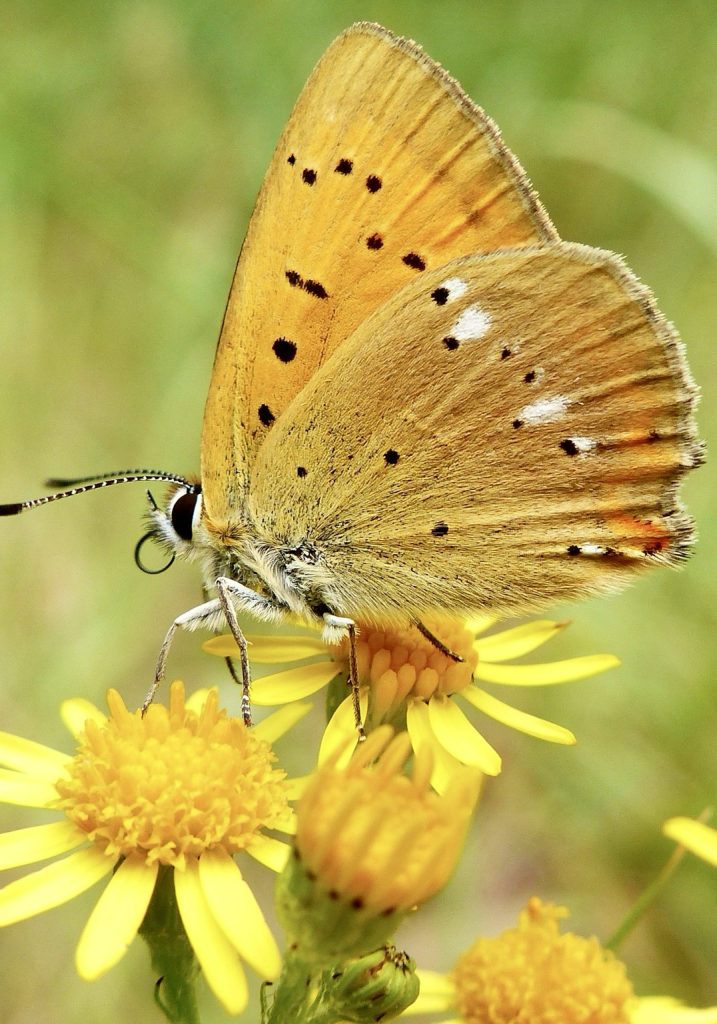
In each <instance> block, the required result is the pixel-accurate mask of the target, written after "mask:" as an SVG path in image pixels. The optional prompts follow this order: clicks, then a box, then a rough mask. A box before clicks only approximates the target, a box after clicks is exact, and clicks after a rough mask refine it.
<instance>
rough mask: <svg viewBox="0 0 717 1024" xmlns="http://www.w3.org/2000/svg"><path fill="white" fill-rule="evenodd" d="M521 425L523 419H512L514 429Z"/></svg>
mask: <svg viewBox="0 0 717 1024" xmlns="http://www.w3.org/2000/svg"><path fill="white" fill-rule="evenodd" d="M522 426H523V421H522V420H513V427H514V428H515V429H516V430H517V429H518V427H522Z"/></svg>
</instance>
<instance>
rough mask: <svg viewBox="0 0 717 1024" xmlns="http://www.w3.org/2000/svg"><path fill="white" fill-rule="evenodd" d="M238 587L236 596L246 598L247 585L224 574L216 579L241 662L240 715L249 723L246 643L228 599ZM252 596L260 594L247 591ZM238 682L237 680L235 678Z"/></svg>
mask: <svg viewBox="0 0 717 1024" xmlns="http://www.w3.org/2000/svg"><path fill="white" fill-rule="evenodd" d="M237 587H238V588H239V593H238V595H237V596H239V597H244V598H245V600H246V595H245V594H244V591H245V590H249V588H248V587H243V586H242V585H241V584H238V585H237V584H236V583H235V582H234V580H230V579H228V578H227V577H226V576H220V578H219V579H218V580H217V594H218V595H219V603H220V605H221V606H222V611H223V612H224V617H225V618H226V620H227V625H228V626H229V630H230V632H231V634H232V636H233V637H234V639H235V640H236V644H237V647H238V648H239V660H240V663H241V717H242V721H243V722H244V725H247V726H250V725H251V703H250V701H249V687H250V685H251V669H250V668H249V653H248V644H247V642H246V637H245V636H244V634H243V633H242V631H241V628H240V626H239V620H238V619H237V613H236V611H235V609H234V604H233V603H232V601H231V599H230V596H229V595H230V594H234V593H235V592H236V590H237ZM249 593H250V594H251V595H252V598H250V600H251V599H253V598H259V599H260V600H261V595H260V594H255V593H254V591H249ZM227 664H228V665H229V671H230V672H231V674H232V676H234V678H235V680H236V676H235V675H234V668H233V666H232V664H231V661H230V659H228V658H227ZM236 681H237V682H238V680H236Z"/></svg>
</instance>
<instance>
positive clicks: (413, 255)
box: [401, 252, 426, 270]
mask: <svg viewBox="0 0 717 1024" xmlns="http://www.w3.org/2000/svg"><path fill="white" fill-rule="evenodd" d="M401 260H402V262H403V263H405V264H406V266H407V267H410V268H411V270H425V269H426V261H425V260H424V258H423V257H422V256H419V255H418V253H417V252H407V253H406V255H405V256H402V257H401Z"/></svg>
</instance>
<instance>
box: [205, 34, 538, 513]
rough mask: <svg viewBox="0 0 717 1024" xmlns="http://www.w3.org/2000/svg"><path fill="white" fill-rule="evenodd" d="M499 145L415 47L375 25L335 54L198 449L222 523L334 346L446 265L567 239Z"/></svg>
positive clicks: (259, 254) (247, 246) (293, 156)
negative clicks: (283, 417)
mask: <svg viewBox="0 0 717 1024" xmlns="http://www.w3.org/2000/svg"><path fill="white" fill-rule="evenodd" d="M556 237H557V236H556V233H555V230H554V229H553V227H552V225H551V224H550V222H549V220H548V218H547V216H546V214H545V212H544V211H543V209H542V207H541V206H540V204H539V203H538V201H537V198H536V197H535V195H534V194H533V192H532V191H531V189H530V186H529V183H528V181H527V179H526V177H525V175H524V173H523V171H522V169H521V168H520V166H519V165H518V163H517V161H516V160H515V158H514V157H513V156H512V155H511V154H510V153H509V152H508V150H507V149H506V148H505V146H504V145H503V143H502V141H501V139H500V136H499V134H498V131H497V129H496V127H495V125H493V123H492V122H491V121H490V120H489V119H488V118H487V117H486V116H485V114H484V113H483V112H482V111H481V110H480V109H479V108H478V107H476V106H475V105H474V104H473V103H472V102H471V101H470V100H469V99H468V98H467V97H466V96H465V94H464V93H463V92H462V91H461V89H460V87H459V86H458V85H457V84H456V82H454V81H453V79H452V78H450V77H449V76H448V75H447V74H446V73H445V72H444V71H443V70H442V69H441V68H440V67H439V66H438V65H437V64H436V63H435V62H434V61H432V60H431V59H430V58H429V57H427V56H426V55H425V54H424V53H423V51H422V50H420V49H419V47H417V46H415V45H414V44H413V43H409V42H407V41H406V40H403V39H399V38H397V37H396V36H394V35H392V34H391V33H390V32H387V31H386V30H385V29H382V28H380V27H379V26H377V25H371V24H359V25H355V26H353V27H352V28H351V29H349V30H348V31H346V32H344V33H343V35H341V36H339V37H338V39H336V40H335V41H334V43H333V44H332V45H331V46H330V47H329V49H328V50H327V52H326V53H325V54H324V56H323V57H322V59H321V60H320V62H319V64H318V65H317V67H316V68H315V70H314V72H313V74H312V75H311V77H310V79H309V81H308V83H307V85H306V87H305V88H304V90H303V92H302V94H301V96H300V97H299V100H298V102H297V104H296V107H295V108H294V111H293V113H292V115H291V118H290V120H289V123H288V125H287V127H286V129H285V131H284V134H283V135H282V137H281V139H280V141H279V144H278V147H277V150H276V153H275V155H274V158H273V160H272V163H271V165H270V167H269V171H268V173H267V176H266V179H265V181H264V184H263V186H262V189H261V192H260V195H259V198H258V201H257V205H256V209H255V211H254V214H253V217H252V220H251V224H250V226H249V230H248V233H247V237H246V240H245V243H244V247H243V249H242V253H241V256H240V259H239V263H238V266H237V270H236V273H235V277H234V282H233V284H232V289H231V293H230V296H229V302H228V306H227V310H226V314H225V318H224V324H223V327H222V332H221V336H220V339H219V345H218V348H217V354H216V360H215V364H214V370H213V374H212V381H211V386H210V390H209V395H208V399H207V406H206V411H205V418H204V428H203V435H202V483H203V491H204V499H205V503H206V507H207V511H208V513H209V515H210V517H212V518H213V519H215V520H222V519H225V520H229V521H231V519H232V518H233V517H236V514H237V508H238V507H241V505H242V504H243V497H242V495H243V492H244V490H245V488H246V486H247V483H248V479H249V475H250V465H251V462H252V460H253V458H254V455H255V452H256V449H257V447H258V446H259V445H260V443H261V442H262V441H263V439H264V437H265V436H266V434H267V431H268V430H269V429H270V427H271V425H272V424H273V423H274V422H275V420H276V419H277V418H278V417H279V416H280V414H281V413H282V412H283V411H284V409H285V408H286V407H287V406H288V404H289V402H290V401H291V400H292V398H293V397H294V396H295V395H296V394H297V393H298V392H299V391H300V390H301V388H302V387H304V385H305V384H306V382H307V381H308V380H309V379H310V378H311V377H312V375H313V374H314V373H315V372H316V370H317V368H318V367H319V366H320V365H321V364H322V363H323V362H325V360H326V359H327V358H328V356H329V355H330V354H331V353H332V352H333V351H334V350H335V349H336V347H337V346H338V345H339V344H340V343H341V342H342V341H343V340H344V339H345V338H346V337H348V335H349V334H350V333H351V332H352V331H353V330H354V329H355V328H356V327H357V326H358V325H359V324H360V323H361V322H362V321H363V320H364V319H365V318H366V317H367V316H368V315H369V314H370V313H371V312H373V311H374V310H375V309H377V308H378V307H379V306H380V305H381V304H382V303H383V302H384V301H385V300H386V299H388V298H389V297H390V296H391V295H392V294H394V293H395V292H396V291H398V290H399V289H401V288H403V287H404V286H405V285H406V284H408V283H409V282H411V281H412V280H414V279H416V278H419V277H421V276H422V275H424V274H425V273H426V272H430V270H431V269H433V268H435V267H437V266H440V265H442V264H445V263H447V262H448V261H449V260H451V259H453V258H455V257H457V256H461V255H467V254H469V253H474V252H487V251H490V250H493V249H497V248H500V247H506V246H522V245H526V244H531V243H536V242H540V241H547V240H552V239H555V238H556Z"/></svg>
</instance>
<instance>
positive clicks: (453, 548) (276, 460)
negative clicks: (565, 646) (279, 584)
mask: <svg viewBox="0 0 717 1024" xmlns="http://www.w3.org/2000/svg"><path fill="white" fill-rule="evenodd" d="M694 401H695V388H694V385H693V384H692V380H691V378H690V375H689V371H688V369H687V367H686V364H685V362H684V359H683V355H682V349H681V346H680V343H679V340H678V338H677V335H676V332H675V331H674V329H673V328H672V327H671V325H669V324H668V323H666V321H665V320H664V318H663V317H662V316H661V314H660V313H659V312H658V310H657V308H656V306H655V304H654V301H653V300H652V297H651V296H650V293H649V291H648V290H647V288H645V287H644V286H643V285H641V284H640V283H639V282H638V281H637V279H636V278H635V277H634V275H633V274H632V273H631V272H630V271H629V270H628V269H627V267H625V265H624V264H623V263H622V261H621V260H620V259H619V257H617V256H614V255H613V254H612V253H606V252H602V251H601V250H597V249H591V248H589V247H587V246H579V245H574V244H572V243H568V242H557V243H552V244H549V245H545V246H542V247H534V248H532V249H526V248H523V249H521V250H507V251H500V252H496V253H490V254H487V255H483V256H471V257H466V258H463V259H459V260H457V261H455V262H453V263H451V264H449V265H448V266H446V267H442V268H439V269H438V270H436V271H427V272H426V274H425V275H424V276H423V278H422V279H421V280H419V281H416V282H415V283H414V284H413V285H411V286H409V287H408V288H406V289H405V290H404V291H403V292H402V293H401V294H400V295H397V296H395V297H394V298H393V299H390V300H389V301H388V302H387V303H386V304H385V305H384V306H383V307H382V308H381V309H379V310H377V311H376V313H375V314H373V316H372V317H371V318H370V319H369V320H368V321H367V322H365V323H364V324H362V325H361V326H360V327H359V328H358V329H357V330H356V332H355V333H354V334H353V335H352V336H351V337H350V338H349V339H348V340H347V341H346V342H345V344H344V345H342V346H341V348H340V349H339V350H338V351H337V352H336V353H335V355H334V356H333V358H332V359H331V360H330V361H329V362H328V363H326V364H325V365H324V366H323V367H322V368H321V369H320V370H319V371H318V373H317V374H316V375H315V377H314V378H313V379H312V380H311V381H310V382H309V384H308V385H307V386H306V388H305V389H304V390H303V391H302V392H301V393H300V394H299V395H298V396H297V397H296V399H295V400H294V402H293V403H292V405H291V407H290V409H289V411H288V413H287V415H286V416H284V417H283V418H282V419H281V420H280V421H279V422H278V423H277V424H276V425H275V427H274V429H273V430H272V431H271V432H270V434H269V436H268V438H267V440H266V442H265V443H264V445H263V446H262V448H261V451H260V452H259V456H258V458H257V462H256V466H255V472H254V477H253V480H252V486H251V492H250V496H249V504H248V509H249V513H250V515H251V517H252V520H253V522H254V524H255V531H256V536H257V538H258V540H259V542H260V543H265V544H266V545H267V546H268V547H269V548H271V549H278V550H284V551H286V552H288V553H289V555H291V553H292V552H293V551H300V550H303V549H305V550H306V551H308V552H309V553H310V554H311V553H312V552H313V556H312V557H311V558H309V559H308V560H306V561H305V562H304V563H301V564H299V568H298V569H297V570H296V571H297V572H298V573H300V576H301V578H302V581H303V586H304V588H305V589H306V590H307V591H311V589H312V588H314V589H315V590H316V592H317V593H318V594H320V598H321V600H322V601H324V602H325V603H327V604H328V605H329V607H331V608H335V609H337V610H338V612H339V614H342V615H350V616H352V617H355V618H357V619H359V620H361V621H364V622H365V621H374V622H377V623H382V622H386V621H390V620H391V619H394V620H396V621H397V622H401V621H403V622H405V619H406V617H407V616H410V615H414V616H419V617H420V616H421V615H422V614H423V613H424V612H429V611H433V612H439V611H440V612H443V613H445V612H453V613H456V614H458V613H461V612H469V613H470V612H475V611H486V610H490V611H491V612H494V613H506V614H509V613H515V612H516V611H526V610H528V609H531V608H539V607H541V606H544V605H545V604H548V603H550V602H551V601H555V600H558V599H562V600H568V599H574V598H576V597H581V596H582V597H584V596H586V595H587V594H589V593H596V592H604V591H609V590H615V589H618V588H619V587H621V586H624V585H625V584H627V583H628V582H629V581H630V580H631V579H632V578H633V576H634V574H635V573H636V572H639V571H641V570H643V569H646V568H647V567H649V566H650V565H652V564H656V563H657V564H659V563H668V564H669V563H674V562H676V561H678V560H679V559H680V558H681V557H683V556H684V554H685V553H686V549H687V547H688V546H689V544H690V543H691V540H692V521H691V519H690V518H689V516H687V515H686V514H685V512H684V510H683V508H682V505H681V503H680V501H679V498H678V495H677V490H678V485H679V484H680V483H681V481H682V479H683V478H684V476H685V474H686V472H687V471H688V470H689V469H690V468H691V467H693V466H695V465H698V464H699V462H700V460H701V457H702V449H701V446H700V445H699V443H698V442H697V441H696V435H695V424H694V421H693V419H692V410H693V406H694ZM339 484H340V485H339ZM297 562H298V558H297Z"/></svg>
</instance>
